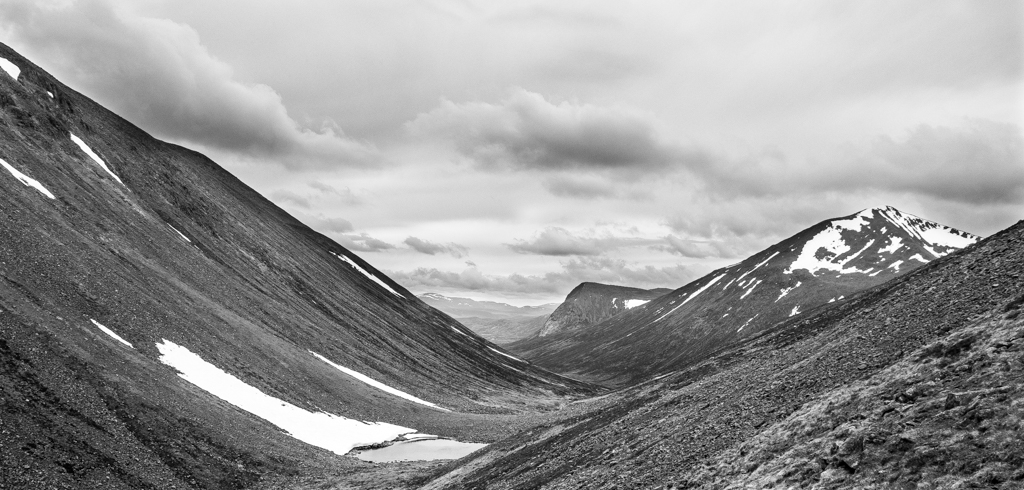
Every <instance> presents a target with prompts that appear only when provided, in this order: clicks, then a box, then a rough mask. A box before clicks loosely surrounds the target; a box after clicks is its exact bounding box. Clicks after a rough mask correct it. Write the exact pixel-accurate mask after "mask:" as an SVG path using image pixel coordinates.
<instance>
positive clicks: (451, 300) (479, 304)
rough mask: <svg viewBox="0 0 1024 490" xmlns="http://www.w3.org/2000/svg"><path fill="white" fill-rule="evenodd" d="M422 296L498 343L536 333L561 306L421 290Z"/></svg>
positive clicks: (424, 300)
mask: <svg viewBox="0 0 1024 490" xmlns="http://www.w3.org/2000/svg"><path fill="white" fill-rule="evenodd" d="M419 298H420V299H421V300H423V302H425V303H427V304H428V305H430V306H433V307H434V308H437V309H439V310H441V311H443V312H445V313H447V314H448V315H450V316H451V317H452V318H454V319H456V320H458V321H459V322H460V323H462V324H463V325H465V326H467V327H469V329H470V330H472V331H473V332H475V333H476V334H477V335H479V336H481V337H483V338H485V339H487V340H489V341H491V342H494V343H495V344H508V343H511V342H515V341H517V340H520V339H524V338H527V337H531V336H533V335H535V334H536V333H537V332H538V331H539V330H540V329H541V328H542V327H543V326H544V322H545V321H546V320H547V318H548V314H550V313H551V312H552V311H554V310H555V307H556V306H558V305H557V304H545V305H537V306H513V305H510V304H506V303H498V302H496V301H477V300H474V299H469V298H459V297H449V296H444V295H442V294H437V293H425V294H421V295H419Z"/></svg>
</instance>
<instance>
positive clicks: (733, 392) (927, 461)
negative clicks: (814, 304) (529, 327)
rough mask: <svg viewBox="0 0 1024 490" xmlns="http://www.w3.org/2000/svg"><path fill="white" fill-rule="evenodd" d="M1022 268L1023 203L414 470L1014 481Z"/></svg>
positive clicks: (1020, 459) (547, 478)
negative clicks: (865, 283)
mask: <svg viewBox="0 0 1024 490" xmlns="http://www.w3.org/2000/svg"><path fill="white" fill-rule="evenodd" d="M819 232H820V230H819ZM762 260H763V259H762ZM886 263H888V262H886ZM754 265H756V263H754ZM766 265H767V264H766ZM743 270H744V271H746V270H749V269H743ZM1021 271H1024V221H1021V222H1018V223H1017V224H1016V225H1014V226H1012V227H1010V228H1009V229H1007V230H1004V231H1002V232H1000V233H997V234H996V235H993V236H991V237H989V238H986V239H984V240H983V241H981V242H980V243H977V244H975V245H971V246H969V247H967V248H966V249H964V250H962V251H961V252H957V253H953V254H950V255H948V256H945V257H943V258H941V259H938V260H934V261H931V262H930V263H929V264H927V265H924V266H921V267H918V268H916V269H915V270H913V271H909V272H905V273H904V274H901V275H899V276H896V277H894V278H892V279H890V280H889V281H887V282H886V283H884V284H881V285H878V286H874V287H869V288H867V289H865V290H863V291H861V292H859V293H855V294H853V295H850V296H848V297H847V298H846V300H845V301H841V302H835V303H831V304H826V305H823V306H822V307H819V308H816V309H814V310H813V311H807V312H805V313H804V314H802V315H798V316H794V317H793V318H788V319H786V320H783V322H781V323H779V324H777V325H775V326H773V327H771V328H769V329H767V330H765V331H762V332H761V333H759V334H757V335H755V336H752V337H750V338H748V339H746V340H745V341H743V342H740V343H736V344H732V345H730V346H727V347H725V348H723V349H722V350H720V351H718V352H716V353H714V354H712V355H711V356H709V357H708V358H706V359H705V360H703V361H700V362H698V363H695V364H693V365H690V366H689V367H687V368H685V369H682V370H680V371H674V372H668V373H665V374H663V375H661V377H659V378H656V379H651V380H648V381H645V382H643V383H641V384H639V385H636V386H633V387H630V388H626V389H624V390H622V391H619V392H614V393H611V394H609V395H607V396H602V397H598V398H594V399H591V400H587V401H581V402H580V403H575V404H573V405H571V406H569V407H566V408H565V409H564V410H563V413H564V415H563V416H562V417H561V418H560V419H558V420H553V421H549V422H545V423H542V424H539V425H538V426H537V427H534V428H532V429H530V430H529V431H524V432H522V433H520V434H517V435H516V436H513V437H510V438H508V439H506V440H503V441H501V442H499V443H496V444H492V445H490V446H488V447H487V448H485V449H483V450H481V451H478V452H476V453H474V454H472V455H470V456H469V457H467V458H464V459H462V460H459V461H456V462H451V463H449V464H447V465H445V466H444V467H442V468H440V469H438V470H436V471H435V472H434V473H433V475H432V477H431V478H430V480H429V482H428V483H427V484H425V485H423V487H422V488H424V489H436V488H449V489H470V488H484V487H486V488H488V489H494V490H501V489H512V488H559V489H583V488H700V489H718V488H1019V487H1020V486H1021V482H1022V481H1024V472H1022V471H1021V468H1022V467H1024V452H1022V451H1021V449H1022V447H1021V430H1022V429H1021V425H1020V421H1021V419H1022V407H1024V385H1022V384H1021V382H1020V380H1021V379H1024V363H1022V362H1021V359H1022V356H1024V316H1022V309H1024V294H1022V292H1024V274H1022V272H1021ZM716 277H717V276H716Z"/></svg>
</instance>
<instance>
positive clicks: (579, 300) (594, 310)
mask: <svg viewBox="0 0 1024 490" xmlns="http://www.w3.org/2000/svg"><path fill="white" fill-rule="evenodd" d="M670 292H672V290H671V289H665V288H661V289H650V290H647V289H639V288H631V287H626V286H612V285H608V284H599V283H596V282H584V283H582V284H580V285H579V286H576V288H574V289H573V290H572V291H570V292H569V295H568V296H566V297H565V301H563V302H562V304H560V305H558V308H556V309H555V311H554V312H552V313H551V315H550V316H549V317H548V320H547V321H546V322H545V323H544V328H542V329H541V330H540V332H538V333H537V336H538V337H546V336H548V335H552V334H556V333H566V332H574V331H579V330H583V329H586V328H587V327H590V326H591V325H596V324H598V323H601V322H602V321H604V320H607V319H609V318H611V317H613V316H615V315H618V314H619V313H622V312H624V311H626V310H629V309H632V308H636V307H638V306H641V305H643V304H644V303H647V302H648V301H650V300H652V299H654V298H657V297H658V296H661V295H664V294H667V293H670Z"/></svg>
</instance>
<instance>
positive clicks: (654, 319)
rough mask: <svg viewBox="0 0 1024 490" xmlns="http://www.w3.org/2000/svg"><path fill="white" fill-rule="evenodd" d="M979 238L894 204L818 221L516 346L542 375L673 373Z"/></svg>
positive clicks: (614, 377) (603, 377)
mask: <svg viewBox="0 0 1024 490" xmlns="http://www.w3.org/2000/svg"><path fill="white" fill-rule="evenodd" d="M977 240H978V237H977V236H974V235H972V234H970V233H966V232H963V231H959V230H955V229H953V228H949V227H947V226H943V225H940V224H937V223H934V222H931V221H928V220H925V219H922V218H918V217H916V216H913V215H910V214H907V213H903V212H901V211H899V210H897V209H895V208H893V207H879V208H872V209H866V210H864V211H861V212H859V213H856V214H852V215H849V216H844V217H841V218H835V219H830V220H826V221H823V222H821V223H818V224H817V225H814V226H812V227H810V228H807V229H806V230H804V231H802V232H800V233H797V234H796V235H794V236H792V237H790V238H788V239H786V240H783V241H781V242H779V243H777V244H775V245H772V246H771V247H768V248H767V249H765V250H763V251H761V252H759V253H757V254H754V255H753V256H751V257H749V258H747V259H746V260H743V261H741V262H739V263H737V264H735V265H732V266H729V267H725V268H722V269H719V270H716V271H714V272H712V273H710V274H708V275H706V276H704V277H702V278H700V279H698V280H696V281H693V282H692V283H690V284H687V285H686V286H683V287H681V288H679V289H677V290H675V291H672V292H671V293H669V294H665V295H663V296H660V297H658V298H656V299H653V300H651V301H650V302H648V303H646V304H644V305H642V306H639V307H636V308H633V309H630V310H628V311H626V312H624V313H622V314H619V315H615V316H613V317H611V318H609V319H607V320H605V321H603V322H601V323H599V324H597V325H594V326H593V327H591V328H587V329H585V330H580V331H566V332H561V333H559V332H556V333H554V334H552V335H549V336H546V337H536V338H531V339H527V340H524V341H521V342H518V343H516V344H515V346H514V351H515V352H516V353H517V354H519V355H521V356H522V357H523V358H525V359H528V360H530V361H531V362H534V363H537V364H539V365H541V366H544V367H546V368H548V369H552V370H554V371H556V372H561V373H565V374H572V375H575V376H581V377H583V378H585V379H590V380H594V381H601V382H609V383H612V384H621V383H625V382H628V381H630V380H637V379H639V378H642V377H644V376H649V375H653V374H657V373H660V372H665V371H666V370H669V369H674V368H679V367H681V366H685V365H688V364H692V363H693V362H696V361H699V360H701V359H702V358H704V357H706V356H707V355H708V353H711V352H714V351H715V350H717V349H720V348H721V347H723V346H725V345H727V344H729V343H730V342H733V341H736V340H738V339H742V338H746V337H749V336H752V335H756V334H757V333H759V332H761V331H763V330H764V329H766V328H768V327H771V326H772V325H774V324H776V323H778V322H779V321H782V320H785V319H787V318H790V317H796V316H799V315H800V314H803V313H807V312H809V311H811V310H813V309H815V308H817V307H820V306H822V305H825V304H828V303H834V302H841V301H843V300H844V299H845V298H848V297H849V296H851V295H852V294H855V293H856V292H858V291H861V290H863V289H865V288H868V287H871V286H875V285H878V284H881V283H883V282H885V281H887V280H889V279H892V278H893V277H896V276H899V275H902V274H905V273H907V272H909V271H912V270H914V269H916V268H918V267H921V266H923V265H925V264H927V263H929V262H931V261H933V260H935V259H937V258H939V257H942V256H944V255H947V254H949V253H950V252H953V251H956V250H959V249H960V248H963V247H966V246H968V245H970V244H972V243H974V242H976V241H977Z"/></svg>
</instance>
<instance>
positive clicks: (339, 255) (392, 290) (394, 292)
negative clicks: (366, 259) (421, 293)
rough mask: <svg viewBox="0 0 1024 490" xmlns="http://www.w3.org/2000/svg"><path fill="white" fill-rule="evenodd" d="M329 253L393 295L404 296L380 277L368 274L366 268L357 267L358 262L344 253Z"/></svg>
mask: <svg viewBox="0 0 1024 490" xmlns="http://www.w3.org/2000/svg"><path fill="white" fill-rule="evenodd" d="M331 254H332V255H334V256H335V257H337V258H339V259H341V260H343V261H345V262H347V263H348V265H351V266H352V268H354V269H355V270H357V271H359V272H360V273H362V274H363V275H364V276H366V277H367V278H369V279H370V280H371V281H373V282H375V283H377V285H379V286H380V287H382V288H384V289H387V290H388V291H389V292H390V293H391V294H393V295H395V296H398V297H399V298H404V297H405V296H402V293H399V292H398V291H395V290H394V289H391V286H388V285H387V283H385V282H384V281H381V280H380V279H378V278H377V276H375V275H373V274H370V273H369V272H367V270H366V269H363V268H362V267H359V264H357V263H355V262H353V261H352V259H350V258H348V257H346V256H344V255H341V254H336V253H334V252H331Z"/></svg>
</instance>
